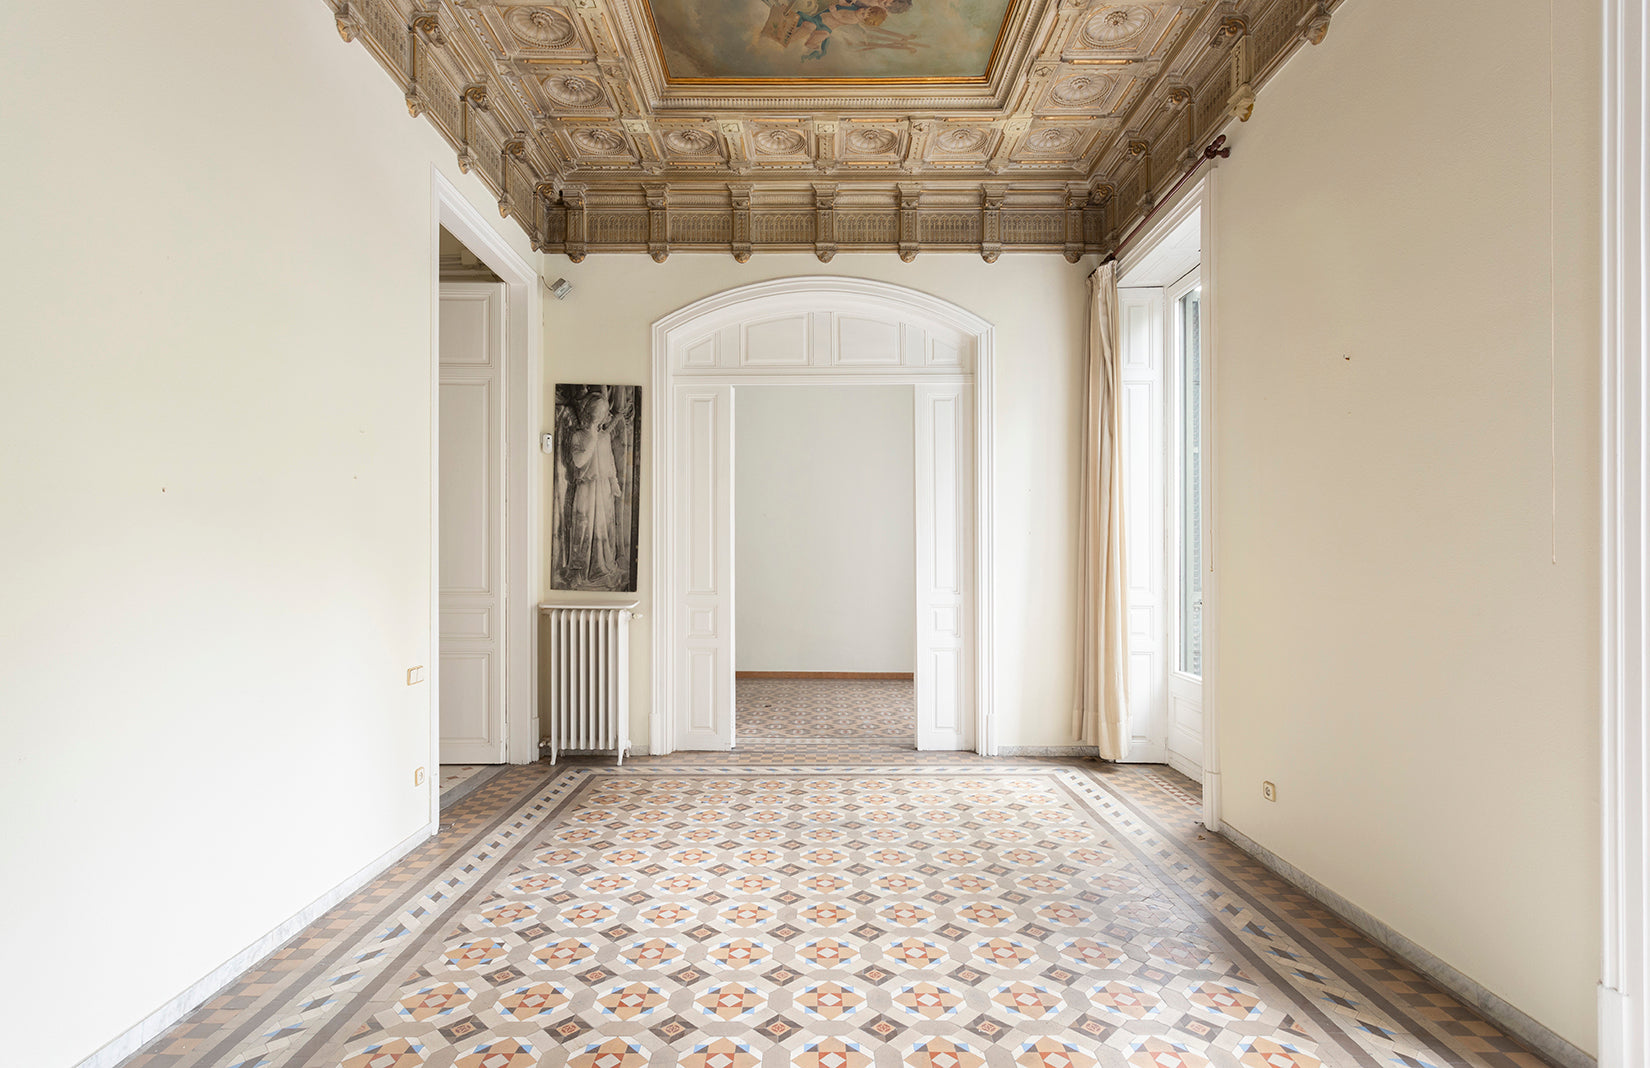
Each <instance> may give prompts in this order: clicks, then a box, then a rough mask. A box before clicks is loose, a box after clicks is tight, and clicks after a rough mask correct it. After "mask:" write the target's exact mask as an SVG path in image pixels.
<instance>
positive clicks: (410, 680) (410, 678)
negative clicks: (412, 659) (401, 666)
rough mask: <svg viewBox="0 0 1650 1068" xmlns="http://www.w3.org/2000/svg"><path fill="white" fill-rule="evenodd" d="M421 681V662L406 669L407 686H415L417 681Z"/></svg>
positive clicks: (422, 670) (422, 673)
mask: <svg viewBox="0 0 1650 1068" xmlns="http://www.w3.org/2000/svg"><path fill="white" fill-rule="evenodd" d="M423 681H424V665H423V664H419V665H418V666H417V667H410V668H408V669H407V685H408V686H417V685H418V684H419V683H421V682H423Z"/></svg>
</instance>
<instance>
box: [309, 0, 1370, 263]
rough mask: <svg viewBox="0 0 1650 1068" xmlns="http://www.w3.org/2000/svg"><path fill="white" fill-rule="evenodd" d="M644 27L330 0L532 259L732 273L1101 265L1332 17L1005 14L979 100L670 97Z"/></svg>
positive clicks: (682, 83)
mask: <svg viewBox="0 0 1650 1068" xmlns="http://www.w3.org/2000/svg"><path fill="white" fill-rule="evenodd" d="M649 2H650V0H529V2H522V0H422V2H414V0H328V4H329V6H330V7H331V8H332V10H333V14H334V17H335V19H336V22H337V27H338V32H339V35H340V36H341V37H342V38H343V39H344V40H345V41H346V42H357V41H358V42H360V43H361V44H362V45H363V46H364V47H365V48H366V49H367V50H368V51H369V52H371V53H372V54H373V56H374V57H375V58H376V59H377V60H378V61H379V63H380V64H381V65H383V67H384V68H385V70H386V71H388V72H389V74H390V76H391V77H392V78H393V79H394V80H395V82H396V84H397V85H399V86H400V87H401V90H402V92H403V94H404V96H405V98H406V101H407V109H408V112H409V113H410V114H412V115H413V116H415V117H419V116H421V117H423V118H425V119H427V120H428V121H429V122H431V123H432V124H434V125H435V127H436V128H437V130H439V131H440V132H441V134H442V136H444V137H445V138H446V139H447V140H448V142H449V143H450V144H452V146H453V148H454V150H455V151H456V152H457V154H458V161H459V164H460V166H461V167H462V168H463V169H464V170H466V171H467V172H471V173H474V174H476V175H477V176H478V177H480V178H481V179H482V180H483V181H484V182H485V183H486V184H487V185H488V186H489V187H490V188H491V189H492V190H493V191H494V193H495V194H496V195H497V196H498V205H499V212H500V214H501V215H504V216H507V217H514V218H515V219H516V220H517V221H518V222H519V223H520V224H521V226H522V227H523V228H524V229H525V230H526V231H527V233H528V234H529V235H530V236H531V238H532V240H533V244H534V247H535V248H537V249H540V250H543V251H549V252H559V253H565V254H566V255H568V256H569V257H571V258H572V259H574V260H578V259H582V258H583V257H584V256H585V255H587V254H589V253H591V252H645V253H648V254H649V255H651V256H652V257H653V258H654V259H657V260H663V259H664V258H666V257H667V256H668V255H669V254H670V253H671V252H672V251H722V252H728V253H730V254H732V255H733V256H734V257H735V258H736V259H739V260H741V261H743V260H744V259H747V258H748V257H749V256H750V255H751V254H752V253H753V252H754V251H758V250H772V251H811V252H813V253H815V254H816V255H817V256H818V257H819V258H820V259H821V260H829V259H831V258H832V257H834V256H835V255H836V254H837V252H839V251H890V252H896V253H898V254H899V255H900V256H901V258H903V259H906V260H909V259H911V258H913V257H915V256H916V255H918V254H919V253H920V252H925V251H934V252H973V253H976V254H978V255H980V256H982V257H984V258H985V259H986V260H987V261H995V260H996V259H997V258H998V256H999V255H1000V254H1001V253H1003V252H1005V251H1009V252H1054V253H1060V254H1062V255H1064V256H1066V257H1067V258H1068V259H1071V260H1076V259H1078V258H1080V257H1081V256H1083V255H1085V254H1087V253H1095V252H1106V251H1109V250H1110V248H1111V247H1112V246H1113V245H1115V243H1116V241H1117V239H1118V236H1119V234H1120V233H1122V232H1126V230H1127V227H1128V225H1129V224H1130V223H1131V222H1132V221H1133V220H1134V219H1136V218H1138V217H1139V216H1140V215H1141V214H1143V213H1144V212H1146V211H1148V210H1150V209H1151V207H1152V206H1153V205H1154V204H1155V203H1156V198H1157V197H1158V196H1160V195H1162V194H1163V193H1164V192H1166V190H1167V189H1168V187H1169V186H1170V185H1171V184H1172V183H1173V182H1174V181H1175V180H1176V179H1177V178H1178V177H1179V176H1180V175H1181V174H1182V173H1184V172H1185V170H1186V168H1187V167H1188V166H1189V165H1190V164H1191V163H1192V162H1193V161H1194V160H1196V159H1197V158H1199V156H1200V153H1201V149H1202V146H1203V145H1204V144H1206V143H1207V142H1208V141H1209V140H1210V139H1211V138H1212V137H1213V136H1214V135H1215V134H1217V133H1219V131H1220V130H1221V128H1222V127H1224V126H1226V125H1227V124H1228V123H1229V122H1232V121H1234V120H1236V121H1243V120H1246V119H1247V118H1248V117H1249V115H1250V113H1251V112H1252V110H1253V108H1254V102H1255V92H1256V91H1257V90H1258V89H1259V87H1260V86H1261V85H1262V84H1263V83H1264V82H1265V80H1266V79H1267V78H1268V77H1269V76H1270V75H1271V74H1272V72H1273V71H1275V70H1276V69H1277V68H1278V67H1279V66H1280V65H1281V64H1282V63H1283V62H1284V61H1285V60H1286V59H1287V58H1288V57H1289V56H1290V55H1291V54H1293V52H1294V51H1295V50H1296V49H1297V48H1299V47H1301V46H1302V45H1303V44H1305V43H1312V44H1317V43H1319V42H1321V41H1322V40H1323V39H1324V37H1325V35H1326V34H1327V33H1328V31H1329V28H1330V23H1331V18H1332V15H1333V11H1334V9H1335V7H1336V6H1338V3H1339V0H1135V2H1112V0H1007V7H1006V11H1007V15H1006V17H1005V19H1004V22H1003V24H1002V27H1001V29H1000V30H999V31H998V35H997V42H996V45H995V46H994V50H993V52H992V56H991V61H990V65H989V69H988V70H987V73H986V75H985V76H984V77H979V76H978V75H977V73H976V74H975V75H971V76H960V77H957V78H952V79H945V78H930V77H925V78H904V79H900V78H894V79H887V78H869V79H868V78H837V77H831V78H812V79H810V78H787V79H779V80H774V79H765V80H751V79H746V80H740V79H735V78H729V79H702V78H696V79H685V78H684V79H674V80H673V79H670V78H668V77H667V76H666V73H665V71H666V67H665V61H664V57H663V54H662V51H663V46H662V45H661V43H660V41H659V38H658V34H657V31H656V30H655V28H654V23H653V18H652V13H651V9H650V8H648V6H647V5H648V3H649ZM769 2H770V3H774V4H787V5H788V4H793V3H795V2H797V0H769ZM811 2H813V3H815V4H816V5H817V3H818V0H811ZM828 2H834V3H835V4H837V5H844V4H848V3H850V2H854V3H863V2H864V0H828ZM895 2H896V3H897V2H898V0H895ZM907 9H908V5H907V7H906V8H902V10H907ZM823 10H827V11H828V10H831V9H830V8H829V7H826V8H824V9H823ZM788 13H789V12H788V10H787V11H786V14H788ZM894 18H898V16H897V15H896V16H894ZM890 21H891V20H890ZM896 25H897V24H896ZM889 39H890V40H896V41H897V40H899V39H900V38H898V35H894V36H892V37H890V38H889ZM847 40H848V41H849V43H850V44H851V43H852V41H853V39H852V38H848V39H847ZM776 47H777V45H776ZM913 47H914V46H913Z"/></svg>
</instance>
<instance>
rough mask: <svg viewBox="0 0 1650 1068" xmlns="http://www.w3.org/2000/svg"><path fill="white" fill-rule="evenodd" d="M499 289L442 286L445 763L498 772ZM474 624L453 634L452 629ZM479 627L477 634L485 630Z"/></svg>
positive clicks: (502, 313) (501, 752)
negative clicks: (494, 766)
mask: <svg viewBox="0 0 1650 1068" xmlns="http://www.w3.org/2000/svg"><path fill="white" fill-rule="evenodd" d="M507 304H508V296H507V294H506V291H505V287H504V286H503V284H502V283H497V282H444V283H442V285H441V310H442V314H441V330H440V334H441V337H440V346H441V383H440V391H441V392H440V396H439V399H438V402H437V403H438V408H439V416H438V417H439V420H440V426H441V439H440V445H439V449H440V473H439V476H438V478H439V481H438V483H437V485H438V487H439V489H440V496H439V510H440V542H439V545H438V549H437V551H438V553H439V557H440V566H439V574H440V576H441V585H440V604H441V611H440V614H439V615H438V617H437V642H438V655H437V664H438V665H439V667H440V670H439V671H438V672H437V677H436V685H437V686H438V687H439V690H438V692H437V700H438V701H439V703H440V706H441V710H442V711H441V718H440V756H439V759H440V760H441V762H442V763H448V764H499V763H503V762H504V760H505V755H506V748H507V738H506V735H505V731H506V720H505V699H506V692H505V691H506V685H507V684H506V678H507V675H506V665H507V663H508V653H507V650H506V649H505V647H504V642H503V641H502V640H501V636H502V635H503V634H504V633H505V630H506V628H505V625H504V619H505V612H506V605H507V597H506V589H505V576H504V566H505V558H506V553H505V546H504V539H505V494H506V489H505V478H504V473H505V465H504V453H505V444H506V443H505V420H504V404H503V394H504V379H505V353H504V337H505V329H506V328H505V320H506V315H507V311H506V309H507ZM466 618H467V622H468V626H465V627H463V628H461V629H458V630H452V631H449V630H447V629H446V626H445V625H446V624H447V623H457V622H459V621H460V620H465V619H466ZM478 624H479V625H478Z"/></svg>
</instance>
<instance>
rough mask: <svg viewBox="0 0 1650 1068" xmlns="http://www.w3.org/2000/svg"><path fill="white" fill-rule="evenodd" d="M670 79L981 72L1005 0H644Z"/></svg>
mask: <svg viewBox="0 0 1650 1068" xmlns="http://www.w3.org/2000/svg"><path fill="white" fill-rule="evenodd" d="M648 3H649V9H648V10H649V13H650V15H651V17H652V21H653V25H654V29H655V31H656V33H657V35H658V38H659V45H660V50H661V52H662V53H663V56H664V60H665V67H666V70H667V73H668V76H669V77H671V78H694V79H711V80H715V79H723V78H726V79H744V78H776V79H791V78H805V79H829V78H888V79H902V78H923V79H932V78H980V77H983V76H984V75H985V74H986V68H987V67H988V66H989V65H990V61H991V56H992V53H993V51H994V49H995V46H996V43H997V40H998V35H999V31H1000V30H1001V29H1002V25H1003V20H1004V19H1005V18H1006V16H1007V14H1008V9H1009V0H727V2H721V3H714V4H704V3H698V2H694V0H648Z"/></svg>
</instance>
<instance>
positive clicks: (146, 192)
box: [0, 0, 531, 1068]
mask: <svg viewBox="0 0 1650 1068" xmlns="http://www.w3.org/2000/svg"><path fill="white" fill-rule="evenodd" d="M5 22H6V32H5V34H4V35H0V87H3V91H0V100H3V101H5V103H3V104H0V109H4V115H3V119H0V127H3V129H4V143H5V146H6V148H5V154H6V159H7V165H6V166H5V167H4V168H3V169H0V199H3V200H4V202H5V204H6V210H5V211H3V212H0V248H4V250H5V254H4V256H3V257H0V262H3V264H4V267H0V271H3V279H0V323H3V324H4V328H3V330H4V341H3V349H4V354H3V358H0V501H3V502H4V503H3V504H0V588H3V589H4V594H3V595H0V710H3V711H0V754H4V756H3V758H0V760H3V764H0V766H3V769H4V773H3V774H0V811H4V812H5V814H6V815H5V820H4V829H3V830H0V843H3V844H0V882H3V883H4V885H5V887H6V890H5V895H4V896H5V908H4V909H0V946H4V950H3V955H4V957H5V959H6V960H7V961H8V962H11V963H12V965H13V966H11V967H8V968H6V969H4V971H3V974H0V1004H4V1005H5V1007H6V1008H5V1015H6V1018H7V1019H8V1020H9V1021H11V1023H10V1024H8V1026H7V1027H6V1029H5V1037H4V1039H3V1041H0V1044H3V1046H4V1053H0V1061H4V1062H5V1063H7V1064H19V1065H24V1064H26V1065H31V1066H38V1068H58V1066H63V1065H69V1064H73V1063H76V1062H78V1061H80V1060H81V1059H82V1058H84V1057H86V1056H87V1055H89V1054H91V1053H93V1052H94V1051H95V1050H97V1049H98V1048H99V1047H101V1046H102V1045H104V1043H106V1042H107V1041H109V1040H110V1039H112V1038H114V1037H115V1036H116V1035H118V1034H119V1033H121V1032H123V1031H124V1030H125V1029H127V1028H128V1027H130V1026H132V1025H133V1024H135V1023H137V1022H138V1021H139V1020H140V1019H142V1018H143V1017H145V1016H147V1015H148V1014H149V1013H150V1012H152V1011H154V1010H155V1009H157V1008H158V1007H160V1006H161V1005H162V1004H163V1003H164V1002H166V1001H168V1000H169V999H171V998H173V997H174V996H175V995H177V994H179V993H180V992H182V991H183V990H184V989H185V988H187V987H188V986H189V985H191V984H192V983H193V982H195V981H196V980H198V979H200V978H201V977H202V976H204V975H206V974H207V973H208V972H209V971H211V970H212V969H213V968H216V967H217V966H218V965H220V964H222V963H223V962H224V961H225V960H227V959H229V958H230V957H231V956H232V955H234V954H235V953H237V952H239V951H240V950H241V949H243V948H244V947H246V946H248V945H250V944H252V943H253V942H254V941H255V940H257V939H258V938H259V937H260V936H262V935H263V934H264V933H265V932H267V931H269V930H271V929H272V928H274V927H275V926H276V925H278V924H279V923H280V922H282V921H283V920H285V919H286V918H287V917H289V916H291V915H293V914H295V913H296V912H298V911H299V910H300V909H301V908H303V907H304V906H305V905H306V904H308V903H309V902H311V901H313V900H314V899H316V898H317V897H319V896H320V895H322V894H323V893H324V892H326V891H327V890H328V889H329V888H331V887H333V886H335V885H337V884H338V883H340V882H341V881H343V880H344V879H346V878H348V877H349V876H350V875H351V874H352V873H354V872H355V871H357V870H358V869H360V868H361V867H362V866H363V865H366V864H367V863H369V862H370V861H372V860H373V859H374V858H376V857H378V856H379V855H381V854H382V853H384V852H385V851H386V850H388V849H390V848H391V847H392V846H394V845H395V844H396V843H398V842H401V841H403V840H404V839H406V838H408V837H409V836H411V835H413V834H415V833H416V832H417V831H418V830H419V829H420V828H422V827H424V826H425V825H426V823H427V822H428V820H429V816H430V801H429V793H428V787H427V786H424V787H415V786H414V785H413V769H414V768H415V767H417V766H419V765H423V764H426V763H427V761H428V758H429V753H430V739H429V730H428V723H429V711H428V710H429V703H428V702H429V690H428V687H427V686H417V687H408V686H406V685H405V681H404V672H405V670H406V668H407V667H409V666H411V665H414V664H430V663H431V662H432V660H431V657H432V652H431V642H430V589H429V575H430V537H429V531H430V508H431V485H430V434H429V427H430V403H431V387H430V371H429V368H430V326H431V308H430V294H431V265H432V256H433V249H432V247H431V246H432V234H431V221H430V220H431V215H430V210H431V209H430V197H431V193H430V183H431V178H430V167H431V163H432V162H434V163H436V164H437V165H438V166H439V167H440V168H441V169H442V171H443V172H445V173H446V174H448V175H449V176H451V177H452V178H453V179H454V180H455V181H456V182H457V183H458V185H459V187H460V188H461V189H463V190H465V191H466V192H467V194H468V195H469V196H470V197H471V198H472V199H473V201H474V203H475V204H476V205H477V207H478V209H479V210H481V212H482V213H483V214H484V215H486V216H491V217H492V218H493V219H494V220H495V221H496V220H497V219H498V215H497V212H496V210H495V209H494V207H493V198H492V197H491V196H490V195H489V194H488V193H487V192H486V191H485V190H484V189H483V188H482V187H481V186H480V185H479V184H478V183H477V182H476V181H474V180H473V179H469V178H464V177H463V176H461V175H459V174H458V172H457V168H456V166H454V165H453V163H452V158H453V156H452V152H451V150H450V149H449V148H448V147H447V146H446V145H445V144H444V143H443V142H441V141H440V140H439V138H438V137H437V136H436V134H435V133H434V132H433V131H432V130H431V129H430V127H429V126H428V124H427V123H425V122H423V121H414V120H412V119H409V118H408V117H407V114H406V111H405V109H404V108H403V106H402V103H401V94H400V92H399V90H397V89H396V88H395V86H394V85H393V84H392V83H391V81H390V79H389V77H388V76H387V75H386V74H385V73H384V72H383V70H382V69H381V68H380V67H379V66H378V64H377V63H376V62H375V61H374V60H373V59H372V58H371V57H370V56H369V55H368V54H367V53H366V52H365V51H364V50H363V49H362V47H361V46H360V45H359V44H356V45H345V44H344V43H343V42H341V41H340V40H339V38H338V35H337V33H336V32H335V30H334V29H333V24H332V17H331V13H330V12H329V10H328V9H327V7H326V5H324V4H322V3H320V2H318V0H305V2H302V3H273V4H242V3H232V4H204V5H203V4H199V3H184V2H179V0H155V2H153V3H145V4H142V5H120V4H106V3H84V2H76V3H63V4H51V5H10V7H9V9H8V11H7V13H6V19H5ZM498 225H499V227H500V230H501V231H502V232H503V233H505V234H506V235H507V236H508V238H509V240H510V241H511V242H512V243H513V244H514V245H515V246H516V247H517V248H518V249H519V250H520V251H521V252H522V254H523V255H524V256H531V251H530V249H528V247H527V241H526V238H525V236H524V235H523V234H522V233H521V232H520V231H519V229H517V228H515V226H514V224H513V223H499V224H498ZM25 962H26V963H25ZM88 983H92V984H93V985H94V986H95V987H98V988H99V989H101V990H102V991H103V993H105V994H110V995H111V996H106V997H97V998H94V999H93V1000H94V1001H95V1004H92V1003H90V1002H88V1000H87V998H86V997H84V996H80V995H77V994H76V991H81V990H84V989H86V988H87V984H88ZM111 983H112V984H113V985H112V986H111ZM25 1021H26V1023H25Z"/></svg>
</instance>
